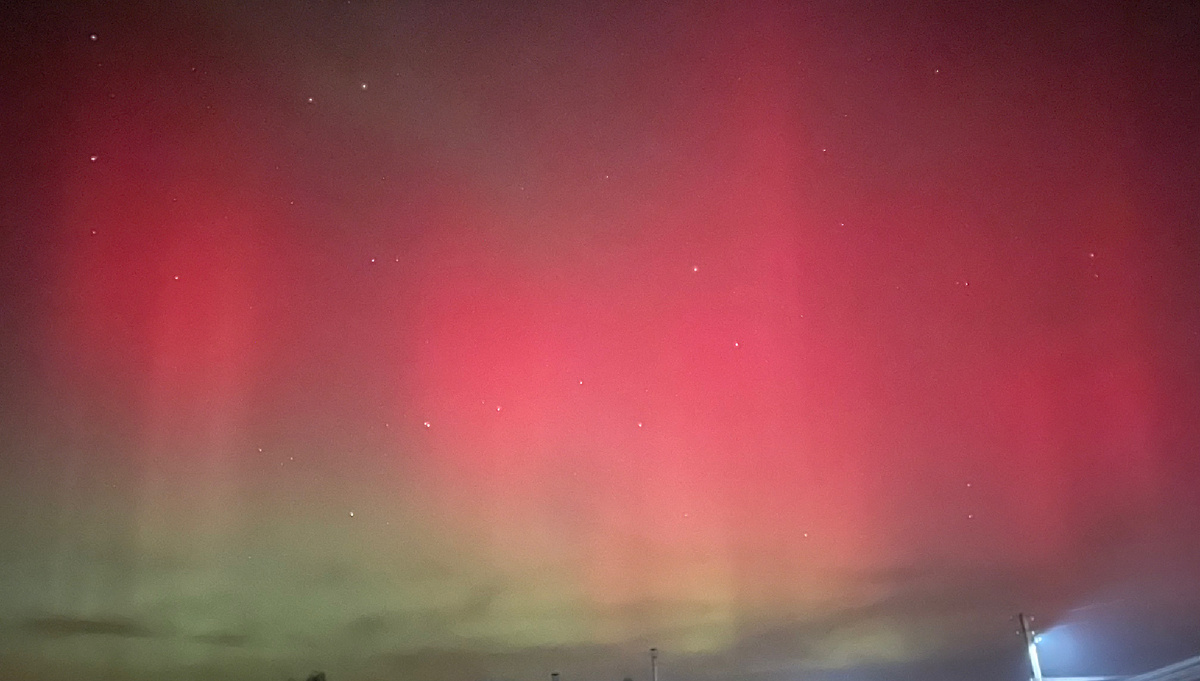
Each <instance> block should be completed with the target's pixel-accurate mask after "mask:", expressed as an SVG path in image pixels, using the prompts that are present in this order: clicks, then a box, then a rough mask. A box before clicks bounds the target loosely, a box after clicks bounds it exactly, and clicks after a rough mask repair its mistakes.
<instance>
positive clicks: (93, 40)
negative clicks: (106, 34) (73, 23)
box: [88, 33, 100, 42]
mask: <svg viewBox="0 0 1200 681" xmlns="http://www.w3.org/2000/svg"><path fill="white" fill-rule="evenodd" d="M88 37H89V38H91V39H92V42H96V40H98V39H99V38H100V36H98V35H96V34H95V33H93V34H91V35H89V36H88Z"/></svg>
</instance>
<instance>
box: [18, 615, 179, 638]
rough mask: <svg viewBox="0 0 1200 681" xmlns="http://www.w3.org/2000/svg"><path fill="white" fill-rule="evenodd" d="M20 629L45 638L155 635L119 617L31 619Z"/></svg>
mask: <svg viewBox="0 0 1200 681" xmlns="http://www.w3.org/2000/svg"><path fill="white" fill-rule="evenodd" d="M20 628H21V630H22V631H24V632H25V633H27V634H30V635H33V636H40V637H45V638H66V637H70V636H114V637H118V638H154V637H155V636H156V635H157V634H156V632H154V631H153V630H152V629H151V628H150V627H148V626H146V625H145V624H142V623H140V622H138V621H136V620H132V619H126V618H121V617H113V618H98V619H91V618H80V617H66V616H48V617H31V618H29V619H26V620H25V621H24V622H22V623H21V626H20Z"/></svg>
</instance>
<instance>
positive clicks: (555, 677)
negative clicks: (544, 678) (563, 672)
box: [550, 672, 558, 681]
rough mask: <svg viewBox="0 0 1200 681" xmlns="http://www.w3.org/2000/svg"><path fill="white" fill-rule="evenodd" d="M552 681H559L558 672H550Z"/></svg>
mask: <svg viewBox="0 0 1200 681" xmlns="http://www.w3.org/2000/svg"><path fill="white" fill-rule="evenodd" d="M550 681H558V672H550Z"/></svg>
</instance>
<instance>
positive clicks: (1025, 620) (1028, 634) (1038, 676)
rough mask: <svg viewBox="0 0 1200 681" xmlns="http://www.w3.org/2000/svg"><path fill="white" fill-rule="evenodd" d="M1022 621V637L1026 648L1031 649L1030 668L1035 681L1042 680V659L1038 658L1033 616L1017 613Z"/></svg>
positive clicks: (1018, 618)
mask: <svg viewBox="0 0 1200 681" xmlns="http://www.w3.org/2000/svg"><path fill="white" fill-rule="evenodd" d="M1017 620H1018V621H1019V622H1020V623H1021V637H1022V638H1023V639H1024V640H1025V648H1026V649H1027V650H1028V651H1029V668H1030V669H1032V670H1033V681H1042V661H1041V660H1039V659H1038V652H1037V641H1036V640H1035V639H1034V633H1033V626H1032V624H1031V622H1032V621H1033V618H1031V617H1028V616H1026V615H1025V613H1020V614H1018V615H1017Z"/></svg>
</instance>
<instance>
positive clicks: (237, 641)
mask: <svg viewBox="0 0 1200 681" xmlns="http://www.w3.org/2000/svg"><path fill="white" fill-rule="evenodd" d="M193 638H194V640H196V641H199V642H201V643H207V644H209V645H214V646H221V647H225V648H244V647H246V646H247V645H249V644H250V642H251V638H250V637H249V636H247V635H246V634H237V633H233V632H223V631H216V632H212V633H208V634H200V635H199V636H195V637H193Z"/></svg>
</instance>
